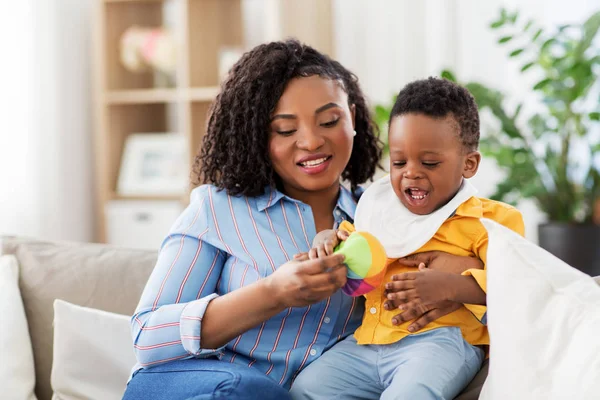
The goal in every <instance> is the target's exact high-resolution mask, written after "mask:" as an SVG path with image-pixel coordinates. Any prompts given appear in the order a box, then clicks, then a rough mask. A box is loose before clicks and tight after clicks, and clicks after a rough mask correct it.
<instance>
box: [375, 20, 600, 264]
mask: <svg viewBox="0 0 600 400" xmlns="http://www.w3.org/2000/svg"><path fill="white" fill-rule="evenodd" d="M491 28H492V29H494V30H496V31H498V32H499V39H498V43H499V44H500V45H501V46H505V47H508V51H507V53H508V57H510V58H512V59H515V60H518V61H520V62H521V64H520V65H521V66H520V70H521V72H522V73H523V74H531V75H532V76H534V77H536V78H537V81H536V83H535V84H534V85H533V87H532V93H533V95H532V99H531V100H533V99H537V100H538V101H537V102H534V101H530V100H528V102H527V104H526V105H525V106H524V104H523V103H522V102H521V103H517V104H516V105H514V106H510V105H509V102H508V101H507V98H506V96H505V95H504V94H503V93H502V92H501V91H499V90H496V89H493V88H490V87H487V86H485V85H484V84H481V83H477V82H466V83H465V82H461V84H462V85H464V86H465V87H467V88H468V89H469V91H470V92H471V93H472V94H473V96H474V97H475V99H476V101H477V104H478V106H479V108H480V110H481V111H484V110H488V111H489V112H490V114H491V115H492V116H493V119H494V120H495V124H494V126H495V127H494V128H492V129H484V131H485V134H484V135H483V137H482V139H481V151H482V153H483V154H484V155H485V156H488V157H492V158H494V159H495V160H496V161H497V164H498V166H499V167H500V168H501V169H503V170H504V171H505V173H506V178H505V179H504V181H502V182H500V183H499V185H498V186H497V190H496V193H495V194H494V196H492V197H493V198H494V199H497V200H501V201H505V202H508V203H512V204H515V203H517V202H518V201H519V200H521V199H527V198H530V199H534V200H535V202H536V203H537V205H538V207H539V208H540V209H541V210H542V211H543V212H544V213H545V214H546V215H547V218H548V221H549V222H548V223H546V224H543V225H540V227H539V239H540V245H541V246H542V247H545V248H546V249H547V250H549V251H550V252H552V253H554V254H555V255H557V256H558V257H560V258H562V259H563V260H565V261H567V262H568V263H569V264H571V265H573V266H575V267H577V268H580V269H582V270H584V271H586V272H588V273H595V274H600V225H594V223H593V221H594V208H596V213H597V212H598V211H597V210H598V204H600V122H599V121H600V96H599V94H600V80H599V79H598V78H599V77H600V48H599V46H598V40H599V39H600V37H597V36H600V35H598V31H599V29H600V12H597V13H595V14H593V15H591V16H590V17H589V18H588V19H587V20H586V21H585V22H583V23H581V24H573V25H563V26H558V27H556V28H554V29H543V28H541V27H538V26H537V24H536V23H535V22H534V21H532V20H522V18H520V15H519V14H518V13H517V12H509V11H507V10H505V9H502V10H501V11H500V15H499V17H498V19H497V20H496V21H494V22H492V24H491ZM441 75H442V77H444V78H446V79H449V80H453V81H456V80H457V79H456V77H455V76H454V74H453V73H452V72H451V71H448V70H446V71H443V72H442V74H441ZM532 103H534V104H532ZM386 111H389V107H385V106H379V107H376V109H375V117H376V119H377V121H378V122H379V121H381V120H383V119H384V117H385V112H386ZM522 111H523V112H522ZM388 117H389V113H388ZM380 126H381V125H380ZM597 217H598V216H597V215H596V218H597ZM596 221H597V219H596ZM597 223H598V222H597Z"/></svg>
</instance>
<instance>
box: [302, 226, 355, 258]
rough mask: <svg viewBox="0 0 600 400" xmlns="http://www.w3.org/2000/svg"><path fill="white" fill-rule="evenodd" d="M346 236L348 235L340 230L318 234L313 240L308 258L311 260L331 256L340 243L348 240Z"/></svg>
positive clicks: (328, 230)
mask: <svg viewBox="0 0 600 400" xmlns="http://www.w3.org/2000/svg"><path fill="white" fill-rule="evenodd" d="M348 236H350V234H349V233H348V232H346V231H342V230H334V229H327V230H324V231H321V232H319V233H318V234H317V236H315V239H314V240H313V247H312V249H310V251H309V252H308V257H309V258H310V259H311V260H313V259H315V258H322V257H325V256H329V255H331V254H333V249H335V247H336V246H337V245H338V244H340V242H341V241H344V240H346V239H348Z"/></svg>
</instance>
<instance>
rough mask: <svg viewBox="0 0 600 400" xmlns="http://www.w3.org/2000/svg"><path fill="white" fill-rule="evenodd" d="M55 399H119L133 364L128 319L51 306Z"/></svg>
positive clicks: (60, 303) (63, 305) (63, 303)
mask: <svg viewBox="0 0 600 400" xmlns="http://www.w3.org/2000/svg"><path fill="white" fill-rule="evenodd" d="M53 358H54V363H53V365H52V376H51V383H52V389H53V390H54V399H57V400H79V399H90V400H112V399H114V400H120V399H121V398H122V397H123V393H124V392H125V387H126V385H127V379H128V378H129V374H130V372H131V369H132V368H133V366H134V365H135V363H136V359H135V355H134V352H133V344H132V341H131V334H130V329H129V317H128V316H126V315H119V314H114V313H110V312H106V311H101V310H95V309H92V308H87V307H81V306H77V305H74V304H71V303H67V302H66V301H62V300H55V301H54V357H53Z"/></svg>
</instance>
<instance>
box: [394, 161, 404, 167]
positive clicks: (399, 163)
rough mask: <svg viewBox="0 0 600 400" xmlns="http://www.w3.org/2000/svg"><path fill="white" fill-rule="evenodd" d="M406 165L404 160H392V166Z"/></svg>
mask: <svg viewBox="0 0 600 400" xmlns="http://www.w3.org/2000/svg"><path fill="white" fill-rule="evenodd" d="M405 165H406V161H394V167H404V166H405Z"/></svg>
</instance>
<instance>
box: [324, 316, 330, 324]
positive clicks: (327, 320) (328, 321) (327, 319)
mask: <svg viewBox="0 0 600 400" xmlns="http://www.w3.org/2000/svg"><path fill="white" fill-rule="evenodd" d="M323 322H325V323H326V324H328V323H330V322H331V318H329V317H325V319H324V320H323Z"/></svg>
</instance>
